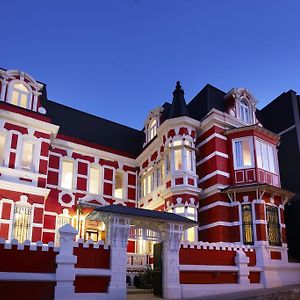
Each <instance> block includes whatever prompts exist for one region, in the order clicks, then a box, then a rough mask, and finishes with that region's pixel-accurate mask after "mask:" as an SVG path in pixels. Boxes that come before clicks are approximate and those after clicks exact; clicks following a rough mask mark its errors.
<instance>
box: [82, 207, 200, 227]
mask: <svg viewBox="0 0 300 300" xmlns="http://www.w3.org/2000/svg"><path fill="white" fill-rule="evenodd" d="M93 208H94V211H93V212H91V213H90V214H89V215H88V216H87V219H90V220H93V217H95V216H96V215H97V212H106V213H113V214H121V215H128V216H135V217H142V218H153V219H161V220H166V221H172V222H179V223H190V224H197V222H195V221H193V220H190V219H188V218H185V217H182V216H179V215H177V214H174V213H167V212H163V211H157V210H149V209H143V208H136V207H128V206H123V205H114V204H111V205H107V206H95V207H93Z"/></svg>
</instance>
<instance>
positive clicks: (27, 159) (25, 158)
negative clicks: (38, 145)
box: [21, 141, 33, 170]
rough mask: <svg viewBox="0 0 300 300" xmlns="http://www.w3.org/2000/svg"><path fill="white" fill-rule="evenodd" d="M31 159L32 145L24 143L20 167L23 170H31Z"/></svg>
mask: <svg viewBox="0 0 300 300" xmlns="http://www.w3.org/2000/svg"><path fill="white" fill-rule="evenodd" d="M32 159H33V144H32V143H31V142H27V141H24V143H23V152H22V161H21V167H22V169H23V170H31V169H32Z"/></svg>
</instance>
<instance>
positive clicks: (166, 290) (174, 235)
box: [162, 224, 183, 299]
mask: <svg viewBox="0 0 300 300" xmlns="http://www.w3.org/2000/svg"><path fill="white" fill-rule="evenodd" d="M182 233H183V228H182V225H178V224H169V228H168V231H167V232H166V236H165V239H164V241H163V256H162V265H163V279H162V285H163V297H164V298H167V299H181V297H182V291H181V285H180V281H179V250H180V241H181V237H182Z"/></svg>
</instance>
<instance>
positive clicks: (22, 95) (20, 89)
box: [8, 82, 31, 108]
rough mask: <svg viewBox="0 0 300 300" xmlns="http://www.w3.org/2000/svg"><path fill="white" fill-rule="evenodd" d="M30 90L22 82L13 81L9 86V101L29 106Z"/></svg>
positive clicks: (25, 106) (24, 106)
mask: <svg viewBox="0 0 300 300" xmlns="http://www.w3.org/2000/svg"><path fill="white" fill-rule="evenodd" d="M30 96H31V92H30V90H29V89H28V88H27V87H26V86H25V84H23V83H22V82H15V83H13V84H12V85H11V86H10V99H9V100H8V102H10V103H11V104H13V105H17V106H21V107H23V108H29V104H30Z"/></svg>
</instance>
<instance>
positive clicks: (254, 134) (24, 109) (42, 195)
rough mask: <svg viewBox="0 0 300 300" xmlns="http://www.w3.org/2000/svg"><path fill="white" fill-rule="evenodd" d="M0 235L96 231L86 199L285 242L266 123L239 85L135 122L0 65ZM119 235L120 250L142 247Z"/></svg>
mask: <svg viewBox="0 0 300 300" xmlns="http://www.w3.org/2000/svg"><path fill="white" fill-rule="evenodd" d="M0 79H1V85H0V100H1V101H0V115H1V116H0V164H1V166H0V174H1V175H0V189H1V199H0V237H1V238H4V239H6V240H12V239H18V240H19V242H23V241H25V240H27V239H28V240H30V241H32V242H36V241H39V240H42V241H43V243H48V242H49V241H53V242H55V243H57V241H58V239H59V232H58V229H59V228H60V227H61V226H63V225H64V224H67V223H70V224H71V225H72V226H73V227H75V228H76V229H77V230H78V237H79V238H83V239H85V240H88V239H92V240H94V241H97V240H105V239H106V229H105V224H104V223H103V222H95V221H89V220H86V218H85V217H86V215H87V214H88V213H89V212H91V210H92V209H93V206H94V205H102V206H105V205H109V204H116V205H123V206H129V207H138V208H144V209H150V210H160V211H166V212H171V213H175V214H179V215H181V216H185V217H187V218H189V219H191V220H195V221H197V222H198V224H199V226H198V227H194V228H190V229H188V230H187V231H186V232H185V233H184V234H183V236H182V240H183V241H186V242H198V241H203V242H210V243H218V242H223V243H235V244H239V245H250V246H251V247H252V246H253V247H255V246H258V245H261V246H265V247H268V249H269V251H271V252H272V251H273V250H274V251H275V252H276V253H279V255H280V256H282V257H285V256H286V252H287V244H286V227H285V221H284V204H285V203H286V202H287V201H289V199H290V198H291V197H292V195H293V194H292V193H291V192H288V191H286V190H284V189H282V188H281V182H280V173H279V166H278V158H277V146H278V144H279V135H278V134H277V133H273V132H271V131H270V130H268V129H266V128H265V127H264V126H263V124H262V123H261V121H260V118H259V115H258V114H257V111H256V104H257V100H256V99H255V97H254V96H253V95H252V94H251V93H250V92H249V91H248V90H247V89H244V88H238V89H232V90H230V91H229V92H228V93H225V92H223V91H221V90H218V89H217V88H215V87H213V86H211V85H207V86H205V87H204V88H203V89H202V90H201V91H200V92H199V93H198V94H197V95H196V96H195V97H194V98H193V99H192V100H191V101H190V102H189V103H188V104H186V101H185V99H184V91H183V89H182V88H181V86H180V83H179V82H177V84H176V88H175V90H174V91H173V99H172V101H170V102H165V103H164V104H163V105H162V106H160V107H157V108H155V109H153V110H152V111H150V112H149V114H148V116H147V118H146V121H145V124H144V128H143V130H136V129H132V128H129V127H127V126H124V125H120V124H117V123H114V122H112V121H108V120H105V119H102V118H100V117H97V116H93V115H90V114H87V113H84V112H81V111H78V110H75V109H73V108H70V107H66V106H64V105H62V104H59V103H56V102H54V101H51V100H49V99H48V98H47V91H46V85H45V84H43V83H41V82H38V81H36V80H35V79H34V78H33V77H31V76H30V75H29V74H26V73H24V72H21V71H17V70H3V69H1V70H0ZM152 249H153V242H151V241H145V240H143V239H142V236H141V237H140V238H137V236H136V235H135V237H134V238H133V237H132V238H131V239H130V240H129V243H128V252H131V253H139V254H145V253H146V254H147V253H152V251H153V250H152Z"/></svg>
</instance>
